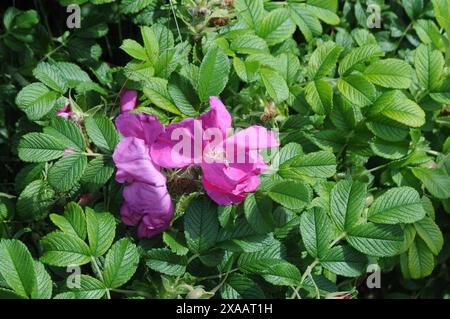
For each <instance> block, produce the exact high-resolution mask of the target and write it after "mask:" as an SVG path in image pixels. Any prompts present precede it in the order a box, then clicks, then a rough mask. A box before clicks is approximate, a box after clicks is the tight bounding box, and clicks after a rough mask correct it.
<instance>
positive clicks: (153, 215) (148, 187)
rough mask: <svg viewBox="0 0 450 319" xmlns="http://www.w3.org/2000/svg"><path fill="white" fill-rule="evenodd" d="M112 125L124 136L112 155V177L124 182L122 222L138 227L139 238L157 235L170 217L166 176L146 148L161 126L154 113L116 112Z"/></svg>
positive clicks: (161, 130) (171, 210) (160, 130)
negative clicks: (118, 113) (113, 173)
mask: <svg viewBox="0 0 450 319" xmlns="http://www.w3.org/2000/svg"><path fill="white" fill-rule="evenodd" d="M116 127H117V129H118V131H119V132H120V133H121V134H122V136H123V137H124V138H123V139H122V140H121V141H120V143H119V144H118V145H117V147H116V149H115V150H114V154H113V160H114V163H115V165H116V168H117V173H116V180H117V182H119V183H127V185H126V186H125V188H124V190H123V198H124V203H123V205H122V208H121V210H120V214H121V217H122V221H123V222H124V223H125V224H127V225H130V226H138V235H139V236H140V237H151V236H154V235H157V234H159V233H161V232H162V231H164V230H165V229H167V228H168V227H169V225H170V221H171V220H172V217H173V206H172V201H171V199H170V195H169V193H168V191H167V187H166V177H165V176H164V175H163V174H162V173H161V172H160V168H159V166H157V165H156V164H155V163H154V162H153V160H152V158H151V156H150V147H151V145H152V144H153V143H154V141H155V140H156V138H157V137H158V135H159V134H161V133H162V132H163V131H164V128H163V126H162V124H161V123H160V122H159V121H158V120H157V119H156V117H155V116H154V115H146V114H131V113H124V114H121V115H119V116H118V117H117V119H116Z"/></svg>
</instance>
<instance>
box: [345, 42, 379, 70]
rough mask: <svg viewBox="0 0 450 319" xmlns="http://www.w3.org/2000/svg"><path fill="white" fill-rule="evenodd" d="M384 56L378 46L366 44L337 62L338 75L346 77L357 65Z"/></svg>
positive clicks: (354, 49) (352, 50)
mask: <svg viewBox="0 0 450 319" xmlns="http://www.w3.org/2000/svg"><path fill="white" fill-rule="evenodd" d="M382 56H384V51H383V50H381V48H380V47H379V46H378V45H374V44H368V45H364V46H362V47H359V48H353V49H351V50H350V51H349V53H348V54H347V55H346V56H345V57H344V58H343V59H342V60H341V62H339V74H340V75H341V76H345V75H348V74H349V73H350V72H351V71H352V70H353V69H355V68H356V67H357V66H358V65H360V64H362V63H364V62H366V61H370V60H372V59H374V58H378V57H382Z"/></svg>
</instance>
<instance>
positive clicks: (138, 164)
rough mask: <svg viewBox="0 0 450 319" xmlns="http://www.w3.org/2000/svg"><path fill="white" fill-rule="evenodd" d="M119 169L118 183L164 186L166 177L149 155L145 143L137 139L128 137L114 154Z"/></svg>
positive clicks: (121, 142) (117, 174)
mask: <svg viewBox="0 0 450 319" xmlns="http://www.w3.org/2000/svg"><path fill="white" fill-rule="evenodd" d="M113 160H114V163H115V164H116V167H117V173H116V181H117V182H119V183H124V182H128V183H132V182H136V181H138V182H144V183H148V184H150V185H156V186H163V185H165V183H166V178H165V176H164V175H163V174H162V173H161V172H160V171H159V168H157V167H156V166H155V165H154V164H153V162H152V160H151V158H150V155H149V149H148V147H147V145H146V144H145V142H144V141H143V140H141V139H138V138H135V137H127V138H125V139H123V140H122V141H120V143H119V144H118V145H117V146H116V149H115V150H114V154H113Z"/></svg>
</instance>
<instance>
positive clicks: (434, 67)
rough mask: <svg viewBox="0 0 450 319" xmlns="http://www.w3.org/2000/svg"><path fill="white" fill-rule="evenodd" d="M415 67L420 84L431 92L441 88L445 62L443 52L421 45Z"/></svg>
mask: <svg viewBox="0 0 450 319" xmlns="http://www.w3.org/2000/svg"><path fill="white" fill-rule="evenodd" d="M414 66H415V68H416V73H417V79H418V80H419V84H420V85H421V86H422V87H423V88H424V89H427V90H429V91H432V90H434V89H436V88H437V87H439V85H440V81H441V75H442V71H443V70H444V66H445V61H444V57H443V55H442V53H441V52H439V51H438V50H433V49H432V48H431V46H430V45H424V44H421V45H419V47H418V48H417V49H416V51H415V55H414Z"/></svg>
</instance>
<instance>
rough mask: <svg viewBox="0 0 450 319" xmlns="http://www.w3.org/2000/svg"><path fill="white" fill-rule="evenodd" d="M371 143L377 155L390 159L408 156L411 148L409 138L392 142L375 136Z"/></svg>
mask: <svg viewBox="0 0 450 319" xmlns="http://www.w3.org/2000/svg"><path fill="white" fill-rule="evenodd" d="M369 144H370V148H371V149H372V151H373V152H374V153H375V155H378V156H380V157H384V158H388V159H400V158H402V157H404V156H406V154H407V153H408V149H409V141H408V140H404V141H400V142H392V141H385V140H383V139H381V138H374V139H373V140H372V141H371V142H370V143H369Z"/></svg>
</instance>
